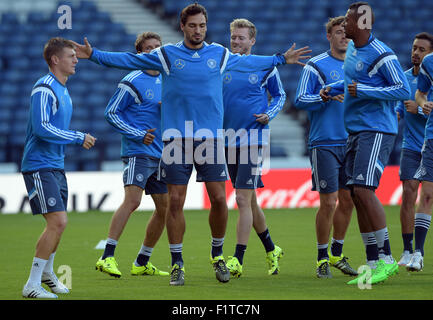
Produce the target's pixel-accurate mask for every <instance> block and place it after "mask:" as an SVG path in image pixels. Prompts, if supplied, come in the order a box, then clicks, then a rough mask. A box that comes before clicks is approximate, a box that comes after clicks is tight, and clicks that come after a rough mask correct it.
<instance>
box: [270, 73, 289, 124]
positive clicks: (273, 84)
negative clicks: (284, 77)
mask: <svg viewBox="0 0 433 320" xmlns="http://www.w3.org/2000/svg"><path fill="white" fill-rule="evenodd" d="M266 88H267V89H268V91H269V94H270V95H271V97H272V100H271V103H270V104H269V107H268V111H266V114H267V115H268V117H269V121H271V120H272V119H274V118H275V117H276V115H277V114H278V112H280V111H281V109H282V108H283V106H284V103H285V102H286V92H285V91H284V87H283V84H282V83H281V79H280V74H279V73H278V70H277V68H274V70H273V71H272V73H271V74H270V75H269V78H268V81H267V85H266Z"/></svg>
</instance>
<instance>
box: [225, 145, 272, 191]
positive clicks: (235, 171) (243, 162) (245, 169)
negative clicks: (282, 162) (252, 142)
mask: <svg viewBox="0 0 433 320" xmlns="http://www.w3.org/2000/svg"><path fill="white" fill-rule="evenodd" d="M253 148H255V149H254V150H252V149H253ZM225 156H226V163H227V169H228V172H229V175H230V180H231V182H232V186H233V188H235V189H257V188H263V187H264V185H263V182H262V178H261V170H262V165H263V163H262V162H263V158H262V147H261V146H254V147H250V146H246V147H241V148H228V147H226V149H225Z"/></svg>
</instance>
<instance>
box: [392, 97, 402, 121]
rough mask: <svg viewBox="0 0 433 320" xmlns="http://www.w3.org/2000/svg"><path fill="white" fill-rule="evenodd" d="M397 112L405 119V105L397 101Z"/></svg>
mask: <svg viewBox="0 0 433 320" xmlns="http://www.w3.org/2000/svg"><path fill="white" fill-rule="evenodd" d="M394 110H395V112H398V113H399V115H400V119H404V104H403V101H401V100H400V101H397V103H396V104H395V109H394Z"/></svg>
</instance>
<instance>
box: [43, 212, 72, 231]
mask: <svg viewBox="0 0 433 320" xmlns="http://www.w3.org/2000/svg"><path fill="white" fill-rule="evenodd" d="M67 224H68V218H67V216H66V215H64V216H57V217H55V219H50V220H49V222H48V226H47V227H48V228H50V229H52V230H53V231H54V232H56V233H57V234H62V233H63V231H64V230H65V228H66V225H67Z"/></svg>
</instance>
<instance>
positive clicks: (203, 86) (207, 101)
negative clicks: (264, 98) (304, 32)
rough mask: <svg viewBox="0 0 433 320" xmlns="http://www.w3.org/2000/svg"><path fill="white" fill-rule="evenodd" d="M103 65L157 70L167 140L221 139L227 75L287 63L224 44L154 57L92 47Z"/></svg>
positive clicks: (169, 50)
mask: <svg viewBox="0 0 433 320" xmlns="http://www.w3.org/2000/svg"><path fill="white" fill-rule="evenodd" d="M90 59H91V60H92V61H94V62H96V63H98V64H101V65H105V66H109V67H117V68H122V69H131V70H143V69H148V70H158V71H160V72H161V75H162V108H161V121H162V122H161V130H162V134H163V135H162V138H163V141H167V140H169V139H170V138H171V137H183V138H193V137H195V138H199V137H209V136H211V137H213V138H215V137H217V136H218V135H220V134H221V133H222V132H221V133H220V132H218V129H222V128H223V117H224V106H223V94H222V86H223V73H224V72H225V71H227V70H236V71H242V72H252V71H258V70H267V69H270V68H273V67H275V66H276V65H279V64H285V59H284V57H283V56H281V55H275V56H255V55H248V56H246V55H242V56H241V55H238V54H232V53H230V51H229V50H228V49H227V48H224V47H223V46H221V45H219V44H214V43H213V44H207V43H206V42H204V43H203V46H202V47H201V48H200V49H198V50H193V49H190V48H188V47H186V46H185V44H184V43H183V41H182V42H179V43H178V44H176V45H172V44H168V45H164V46H162V47H159V48H157V49H155V50H153V51H152V52H151V53H149V54H147V53H141V54H133V53H118V52H103V51H99V50H97V49H93V53H92V56H91V57H90Z"/></svg>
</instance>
